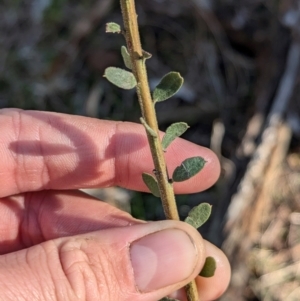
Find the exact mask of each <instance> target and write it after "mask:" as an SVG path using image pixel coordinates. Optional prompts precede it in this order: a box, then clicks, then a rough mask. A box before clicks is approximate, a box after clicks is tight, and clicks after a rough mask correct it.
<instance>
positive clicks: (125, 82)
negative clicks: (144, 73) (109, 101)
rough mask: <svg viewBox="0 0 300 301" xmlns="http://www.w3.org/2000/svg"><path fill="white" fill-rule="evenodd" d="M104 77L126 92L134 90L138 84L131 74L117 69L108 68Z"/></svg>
mask: <svg viewBox="0 0 300 301" xmlns="http://www.w3.org/2000/svg"><path fill="white" fill-rule="evenodd" d="M104 77H106V78H107V79H108V80H109V81H110V82H111V83H112V84H114V85H116V86H117V87H119V88H122V89H126V90H130V89H133V88H134V87H135V86H136V84H137V83H136V79H135V77H134V75H133V74H132V73H131V72H128V71H126V70H123V69H120V68H116V67H108V68H106V70H105V73H104Z"/></svg>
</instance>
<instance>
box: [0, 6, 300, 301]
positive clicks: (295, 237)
mask: <svg viewBox="0 0 300 301" xmlns="http://www.w3.org/2000/svg"><path fill="white" fill-rule="evenodd" d="M136 2H137V3H136V5H137V10H138V16H139V17H138V21H139V24H140V31H141V35H142V43H143V47H144V49H145V50H146V51H148V52H150V53H151V54H152V55H153V57H152V58H151V59H150V60H148V61H147V63H148V64H147V66H148V74H149V79H150V85H151V86H152V88H153V87H155V85H156V84H157V83H158V81H159V80H160V78H161V77H162V76H163V75H164V74H165V73H167V72H169V71H179V72H180V73H181V74H182V76H183V77H184V78H185V84H184V86H183V87H182V89H181V90H180V92H179V93H178V94H177V95H176V96H175V97H173V98H172V99H171V100H168V101H165V102H163V103H159V104H158V105H157V111H158V119H159V123H160V128H161V129H162V130H164V129H166V127H167V126H168V125H170V124H171V123H172V122H175V121H185V122H187V123H188V124H189V125H190V126H191V128H190V129H189V130H188V132H187V133H186V134H185V135H184V138H185V139H188V140H190V141H192V142H194V143H197V144H200V145H203V146H206V147H210V148H211V149H213V151H215V152H216V154H217V155H218V157H219V159H220V161H221V164H222V175H221V177H220V179H219V181H218V182H217V183H216V185H214V187H212V188H211V189H209V190H208V191H205V192H202V193H199V194H194V195H188V196H187V195H180V196H178V198H177V201H178V208H179V212H180V216H181V217H182V218H184V217H185V216H186V215H187V212H188V211H189V210H190V209H191V208H192V207H193V206H195V205H197V204H199V203H200V202H209V203H211V204H212V205H213V214H212V217H211V219H210V220H209V222H208V223H207V224H205V225H204V226H203V227H202V228H201V230H200V231H201V233H202V235H203V236H204V237H205V238H206V239H208V240H210V241H212V242H213V243H215V244H216V245H218V246H219V247H221V248H222V249H223V250H224V252H225V253H226V254H227V255H228V257H229V258H230V261H231V265H232V270H233V276H232V281H231V284H230V287H229V289H228V291H227V293H226V294H225V295H224V296H223V297H222V298H220V300H222V301H231V300H232V301H233V300H235V301H236V300H238V301H255V300H264V301H269V300H285V301H292V300H293V301H294V300H295V301H296V300H300V285H299V284H300V283H299V282H300V153H299V151H300V100H299V93H300V85H299V83H300V74H299V70H300V1H299V0H240V1H235V0H139V1H136ZM106 22H117V23H120V24H121V23H122V20H121V15H120V8H119V2H118V1H115V0H82V1H74V0H23V1H22V0H1V2H0V108H6V107H16V108H22V109H32V110H49V111H55V112H62V113H69V114H77V115H85V116H91V117H95V118H101V119H112V120H124V121H133V122H138V121H139V117H140V111H139V107H138V102H137V99H136V95H135V93H134V92H133V91H124V90H120V89H118V88H115V87H114V86H113V85H111V84H110V83H109V82H107V81H106V80H105V79H104V78H103V73H104V69H105V68H106V67H108V66H119V67H122V66H123V63H122V60H121V55H120V47H121V46H122V45H123V44H124V40H123V38H122V36H121V35H113V34H105V24H106ZM88 192H89V193H92V194H94V195H97V196H98V197H99V198H101V199H104V200H105V201H107V202H110V203H112V204H114V205H116V206H119V207H121V208H123V209H124V210H127V211H130V212H131V213H132V214H133V215H134V216H136V217H138V218H142V219H147V220H159V219H163V218H164V215H163V211H162V208H161V205H160V201H159V199H157V198H155V197H153V196H151V195H150V194H145V193H138V192H129V191H126V190H124V189H121V188H110V189H105V190H101V189H98V190H94V191H88Z"/></svg>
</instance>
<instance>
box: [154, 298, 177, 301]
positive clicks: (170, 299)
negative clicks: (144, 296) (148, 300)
mask: <svg viewBox="0 0 300 301" xmlns="http://www.w3.org/2000/svg"><path fill="white" fill-rule="evenodd" d="M159 301H179V300H178V299H174V298H169V297H164V298H162V299H160V300H159Z"/></svg>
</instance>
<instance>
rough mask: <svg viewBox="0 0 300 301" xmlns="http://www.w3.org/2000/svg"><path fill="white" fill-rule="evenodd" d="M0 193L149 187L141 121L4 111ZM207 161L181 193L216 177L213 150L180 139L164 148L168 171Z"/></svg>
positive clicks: (182, 184)
mask: <svg viewBox="0 0 300 301" xmlns="http://www.w3.org/2000/svg"><path fill="white" fill-rule="evenodd" d="M0 128H1V133H0V166H1V170H0V183H2V187H1V192H0V197H5V196H9V195H14V194H19V193H22V192H29V191H37V190H43V189H58V190H60V189H78V188H92V187H100V186H101V187H108V186H114V185H118V186H122V187H126V188H128V189H133V190H140V191H147V188H146V186H145V184H144V183H143V181H142V178H141V174H142V173H143V172H150V173H151V172H152V171H153V162H152V158H151V154H150V149H149V145H148V142H147V139H146V134H145V130H144V128H143V126H142V125H139V124H134V123H128V122H115V121H103V120H97V119H92V118H87V117H81V116H71V115H65V114H58V113H50V112H38V111H22V110H16V109H3V110H0ZM193 156H202V157H203V158H204V159H205V160H206V161H207V163H206V164H205V167H204V168H203V170H202V171H201V172H200V173H199V174H198V175H196V176H194V177H193V178H191V179H190V180H188V181H185V182H180V183H175V185H174V188H175V190H176V192H177V193H193V192H199V191H202V190H204V189H207V188H208V187H210V186H211V185H212V184H213V183H214V182H215V181H216V180H217V178H218V176H219V173H220V166H219V162H218V160H217V157H216V156H215V154H214V153H213V152H212V151H210V150H209V149H207V148H204V147H201V146H197V145H195V144H192V143H190V142H187V141H184V140H182V139H180V138H178V139H176V140H175V141H174V142H173V143H172V144H171V145H170V147H169V148H168V150H167V152H166V160H167V164H168V168H169V173H170V174H172V172H173V170H174V169H175V168H176V167H177V166H179V165H180V164H181V162H182V161H183V160H185V159H186V158H188V157H193Z"/></svg>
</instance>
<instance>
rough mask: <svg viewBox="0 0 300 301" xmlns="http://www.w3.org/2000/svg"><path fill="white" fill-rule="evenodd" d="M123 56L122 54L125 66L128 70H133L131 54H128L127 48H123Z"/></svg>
mask: <svg viewBox="0 0 300 301" xmlns="http://www.w3.org/2000/svg"><path fill="white" fill-rule="evenodd" d="M121 54H122V57H123V61H124V64H125V66H126V67H127V68H128V69H132V64H131V58H130V54H129V52H128V50H127V48H126V47H125V46H122V47H121Z"/></svg>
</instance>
